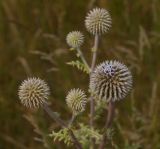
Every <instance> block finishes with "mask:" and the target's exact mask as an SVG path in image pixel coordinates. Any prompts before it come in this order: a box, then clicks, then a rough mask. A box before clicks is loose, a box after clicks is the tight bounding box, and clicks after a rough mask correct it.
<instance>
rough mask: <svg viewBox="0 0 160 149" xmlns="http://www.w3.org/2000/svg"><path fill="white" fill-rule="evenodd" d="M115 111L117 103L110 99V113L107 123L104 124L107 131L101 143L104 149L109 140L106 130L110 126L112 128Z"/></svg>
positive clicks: (101, 147) (100, 146) (100, 148)
mask: <svg viewBox="0 0 160 149" xmlns="http://www.w3.org/2000/svg"><path fill="white" fill-rule="evenodd" d="M114 111H115V103H114V102H111V101H110V102H109V107H108V114H107V116H106V123H105V126H104V130H105V132H104V134H103V137H102V142H101V143H100V145H99V149H104V147H105V144H106V142H107V136H106V130H107V129H108V128H110V127H111V125H112V121H113V117H114Z"/></svg>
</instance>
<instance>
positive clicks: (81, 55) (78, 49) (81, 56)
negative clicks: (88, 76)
mask: <svg viewBox="0 0 160 149" xmlns="http://www.w3.org/2000/svg"><path fill="white" fill-rule="evenodd" d="M77 52H78V54H79V56H80V58H81V60H82V62H83V63H84V64H85V65H86V67H87V69H88V70H89V72H90V67H89V65H88V63H87V61H86V59H85V58H84V55H83V53H82V51H81V49H80V48H77Z"/></svg>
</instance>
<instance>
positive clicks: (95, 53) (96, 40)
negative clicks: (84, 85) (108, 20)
mask: <svg viewBox="0 0 160 149" xmlns="http://www.w3.org/2000/svg"><path fill="white" fill-rule="evenodd" d="M98 42H99V36H98V35H97V34H96V35H95V40H94V47H93V57H92V64H91V72H92V71H93V70H94V67H95V64H96V58H97V50H98Z"/></svg>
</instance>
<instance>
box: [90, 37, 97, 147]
mask: <svg viewBox="0 0 160 149" xmlns="http://www.w3.org/2000/svg"><path fill="white" fill-rule="evenodd" d="M98 41H99V36H98V35H97V34H96V35H95V41H94V47H93V57H92V63H91V73H92V72H93V70H94V67H95V64H96V58H97V50H98ZM91 73H90V75H91ZM90 127H91V128H93V127H94V98H93V97H92V96H91V100H90ZM91 144H92V145H91V148H93V149H95V148H96V146H95V139H94V138H91Z"/></svg>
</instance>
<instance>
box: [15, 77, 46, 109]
mask: <svg viewBox="0 0 160 149" xmlns="http://www.w3.org/2000/svg"><path fill="white" fill-rule="evenodd" d="M18 95H19V99H20V101H21V103H22V104H23V105H24V106H26V107H29V108H38V107H40V106H41V104H43V103H44V102H45V101H46V100H47V99H48V96H49V87H48V85H47V84H46V83H45V82H44V81H43V80H41V79H39V78H28V79H27V80H24V81H23V82H22V84H21V85H20V87H19V92H18Z"/></svg>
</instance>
